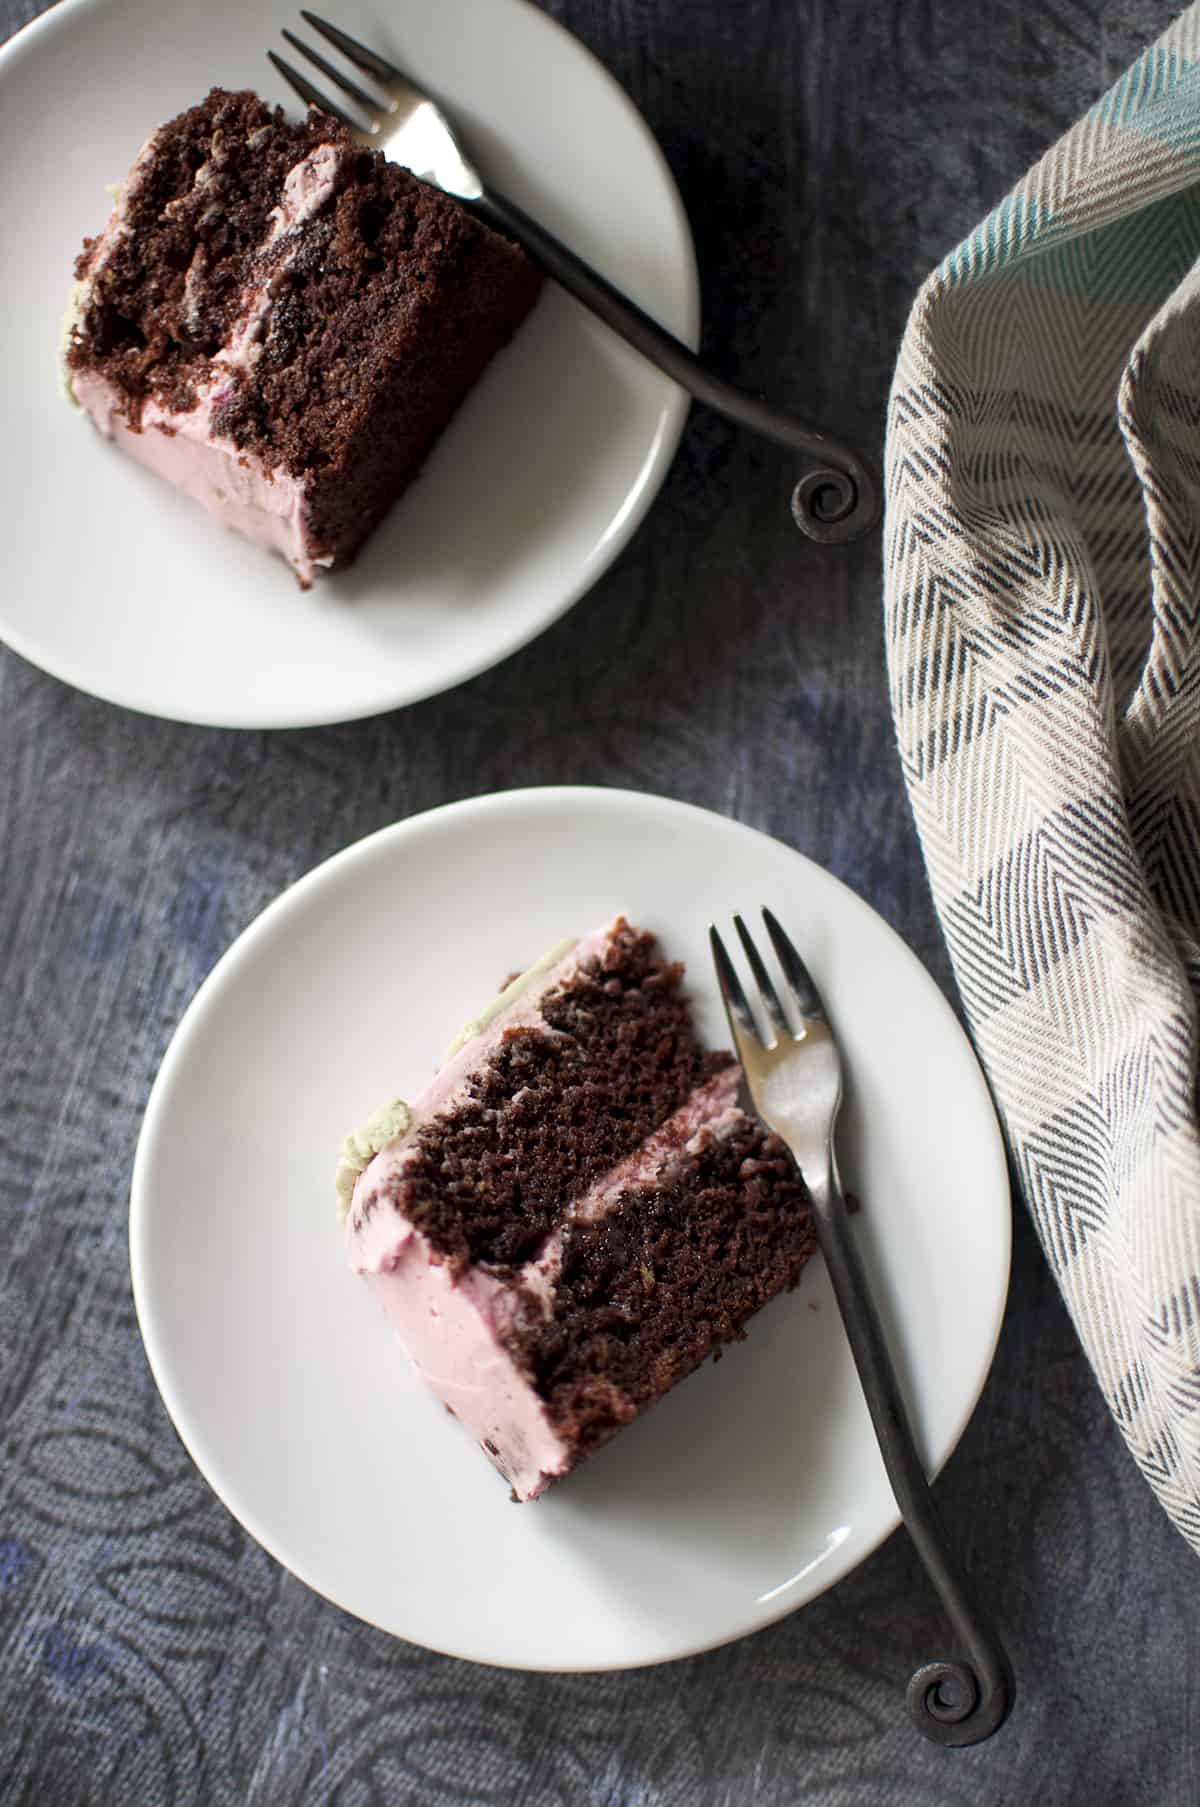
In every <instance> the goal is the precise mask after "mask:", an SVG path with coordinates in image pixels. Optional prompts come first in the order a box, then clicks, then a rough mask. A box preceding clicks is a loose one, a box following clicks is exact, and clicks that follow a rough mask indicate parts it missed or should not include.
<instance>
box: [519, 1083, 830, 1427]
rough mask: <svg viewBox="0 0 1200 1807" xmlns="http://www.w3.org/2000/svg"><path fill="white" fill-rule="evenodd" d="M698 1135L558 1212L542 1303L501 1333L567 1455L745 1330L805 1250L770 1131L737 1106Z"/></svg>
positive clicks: (793, 1192) (788, 1169)
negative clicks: (648, 1170)
mask: <svg viewBox="0 0 1200 1807" xmlns="http://www.w3.org/2000/svg"><path fill="white" fill-rule="evenodd" d="M699 1140H700V1146H699V1147H696V1148H694V1149H691V1150H688V1151H686V1152H684V1153H682V1154H681V1156H680V1157H679V1158H678V1160H677V1161H676V1162H675V1163H674V1164H673V1165H672V1166H671V1167H670V1168H669V1169H668V1171H667V1172H666V1173H665V1174H664V1175H663V1177H662V1179H661V1180H660V1181H659V1182H657V1183H656V1184H652V1185H648V1186H642V1187H633V1188H631V1189H629V1190H628V1191H626V1192H624V1193H622V1194H621V1196H620V1198H619V1200H618V1201H617V1202H616V1203H615V1204H614V1205H613V1206H611V1207H610V1209H609V1210H608V1211H607V1212H606V1213H605V1215H604V1216H603V1217H601V1218H599V1219H598V1220H596V1221H584V1222H576V1223H570V1224H568V1226H567V1228H566V1229H565V1231H564V1232H563V1235H562V1240H561V1252H560V1253H559V1255H558V1266H557V1272H556V1274H555V1279H554V1291H553V1300H554V1303H553V1312H552V1315H551V1316H550V1318H549V1320H546V1319H544V1318H543V1316H542V1314H541V1312H540V1311H539V1309H538V1302H537V1301H536V1300H534V1301H532V1302H531V1305H530V1306H527V1307H526V1309H525V1310H524V1311H523V1312H522V1314H521V1317H520V1319H519V1327H518V1328H515V1329H514V1330H513V1331H512V1332H511V1333H510V1335H509V1337H508V1339H507V1343H508V1347H509V1348H510V1349H511V1350H512V1352H513V1354H514V1356H515V1358H516V1359H517V1361H518V1362H519V1363H520V1365H521V1366H522V1368H523V1369H524V1371H525V1372H526V1373H527V1374H528V1375H529V1377H530V1379H531V1381H532V1383H533V1385H534V1386H535V1387H536V1390H537V1392H538V1395H539V1397H540V1398H542V1399H543V1400H544V1401H545V1403H546V1407H547V1410H548V1413H549V1416H550V1419H551V1422H552V1423H553V1424H554V1426H555V1428H556V1429H557V1430H558V1432H559V1434H560V1435H561V1436H562V1437H563V1439H564V1441H566V1442H567V1443H568V1444H569V1445H570V1447H571V1448H572V1450H573V1451H574V1456H575V1460H576V1461H578V1460H580V1459H582V1457H583V1456H584V1455H587V1454H590V1453H591V1452H592V1451H593V1450H595V1449H597V1448H598V1447H599V1446H600V1444H602V1443H605V1442H607V1441H608V1438H609V1437H610V1436H612V1435H613V1433H614V1432H615V1431H617V1430H619V1429H620V1427H621V1425H622V1424H624V1423H627V1422H628V1421H629V1420H630V1419H631V1418H633V1417H635V1416H636V1415H637V1414H638V1413H639V1412H641V1411H644V1410H645V1408H646V1407H647V1406H648V1405H651V1404H653V1402H654V1401H655V1400H656V1399H659V1398H661V1397H662V1395H663V1394H664V1393H666V1392H668V1391H669V1389H670V1388H671V1387H673V1386H674V1385H675V1383H676V1382H677V1381H679V1380H682V1379H683V1378H684V1376H685V1375H687V1374H690V1373H691V1372H692V1370H693V1369H694V1368H697V1367H699V1365H700V1363H701V1362H703V1361H704V1360H705V1358H706V1357H707V1356H709V1355H713V1356H715V1357H716V1358H718V1359H719V1357H720V1353H721V1348H722V1346H723V1345H724V1344H726V1343H731V1342H736V1341H739V1340H740V1339H741V1338H743V1337H744V1336H745V1334H746V1328H745V1327H746V1324H747V1323H748V1321H749V1319H750V1318H751V1317H753V1315H754V1313H755V1312H756V1311H758V1310H760V1309H761V1307H762V1306H763V1305H765V1304H766V1303H767V1302H768V1300H770V1299H772V1298H774V1296H775V1294H776V1293H779V1292H783V1291H785V1290H787V1289H788V1288H790V1287H793V1286H795V1284H796V1282H797V1281H798V1280H799V1278H800V1274H801V1271H802V1269H803V1267H804V1264H805V1262H806V1261H808V1260H809V1258H810V1256H811V1255H812V1254H813V1253H814V1251H815V1248H816V1232H815V1230H814V1227H813V1223H812V1216H811V1212H810V1208H809V1203H808V1197H807V1194H806V1192H805V1189H804V1184H803V1181H802V1180H801V1179H800V1176H799V1174H798V1173H797V1171H796V1166H795V1162H794V1161H793V1160H792V1158H791V1156H790V1155H789V1153H788V1151H787V1149H786V1148H785V1147H784V1146H783V1144H782V1143H781V1142H780V1141H779V1140H778V1138H777V1137H775V1136H772V1135H771V1134H770V1133H769V1132H768V1131H767V1130H765V1129H764V1128H763V1126H762V1125H761V1124H760V1123H759V1122H758V1121H757V1120H755V1119H752V1118H750V1117H747V1116H744V1115H743V1116H741V1117H740V1119H739V1121H738V1122H737V1124H736V1127H734V1128H733V1129H732V1130H730V1131H729V1133H726V1134H723V1135H714V1134H710V1135H708V1136H704V1135H702V1136H701V1137H700V1138H699Z"/></svg>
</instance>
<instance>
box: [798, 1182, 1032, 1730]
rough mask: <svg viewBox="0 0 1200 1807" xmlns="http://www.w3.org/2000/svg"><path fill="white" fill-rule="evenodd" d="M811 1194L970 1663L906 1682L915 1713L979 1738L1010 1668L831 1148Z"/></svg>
mask: <svg viewBox="0 0 1200 1807" xmlns="http://www.w3.org/2000/svg"><path fill="white" fill-rule="evenodd" d="M805 1177H806V1178H807V1177H808V1176H807V1175H806V1176H805ZM809 1196H810V1197H811V1199H812V1206H813V1217H814V1221H815V1224H816V1229H817V1238H818V1240H819V1242H820V1245H821V1253H822V1254H823V1255H824V1257H825V1265H826V1267H827V1268H828V1269H829V1275H830V1279H831V1280H832V1282H833V1290H834V1294H835V1296H836V1298H837V1302H838V1307H839V1309H840V1311H841V1315H842V1320H843V1322H844V1324H845V1326H846V1334H847V1336H848V1338H849V1342H850V1350H851V1353H852V1355H853V1356H854V1365H855V1367H856V1368H857V1369H858V1378H859V1380H860V1381H861V1383H862V1390H863V1392H864V1394H865V1395H866V1401H867V1408H868V1410H869V1411H870V1414H871V1421H872V1423H873V1424H874V1426H875V1435H876V1437H877V1438H878V1440H879V1447H880V1450H881V1451H882V1454H883V1461H884V1467H885V1468H886V1469H887V1476H888V1480H889V1481H890V1482H891V1484H892V1492H893V1493H894V1494H895V1496H896V1504H897V1505H898V1506H899V1508H900V1511H901V1514H902V1516H903V1519H904V1523H905V1525H906V1526H907V1527H908V1533H909V1536H910V1537H911V1538H912V1541H913V1543H914V1544H915V1545H916V1550H917V1554H918V1556H919V1557H920V1558H921V1562H922V1563H923V1565H924V1568H925V1572H926V1574H927V1575H928V1576H929V1579H930V1580H931V1581H932V1583H933V1585H934V1587H935V1588H936V1590H937V1592H938V1595H939V1597H940V1599H941V1602H942V1605H943V1606H944V1607H945V1609H946V1613H947V1616H948V1618H949V1620H950V1623H951V1625H952V1626H953V1628H954V1633H955V1636H956V1638H957V1639H958V1641H959V1643H960V1644H961V1645H962V1646H963V1648H964V1649H965V1650H966V1651H967V1660H966V1661H957V1662H950V1661H944V1660H943V1661H937V1662H930V1663H924V1664H922V1666H921V1667H920V1668H919V1669H918V1670H917V1671H916V1673H915V1674H914V1675H913V1677H912V1679H911V1681H910V1682H909V1684H908V1710H909V1712H910V1713H911V1715H912V1718H913V1720H914V1722H915V1724H916V1726H917V1729H918V1731H920V1732H923V1733H924V1735H925V1737H926V1738H929V1739H932V1741H933V1742H934V1743H935V1744H955V1745H960V1744H979V1743H981V1742H982V1740H983V1739H985V1738H990V1737H991V1735H992V1733H993V1732H995V1731H996V1730H998V1728H999V1727H1000V1726H1001V1725H1003V1723H1004V1721H1005V1719H1007V1717H1008V1714H1009V1711H1010V1709H1011V1707H1012V1703H1013V1695H1014V1691H1015V1690H1014V1682H1013V1673H1012V1669H1011V1667H1010V1665H1009V1661H1008V1657H1007V1656H1006V1655H1005V1652H1004V1647H1003V1645H1002V1644H1001V1642H1000V1639H999V1638H998V1636H997V1635H996V1632H995V1630H994V1629H993V1627H992V1625H991V1623H990V1622H989V1620H988V1618H987V1615H986V1614H985V1613H984V1612H983V1611H982V1609H981V1608H980V1606H979V1604H978V1602H977V1601H976V1600H975V1599H974V1598H973V1596H972V1593H971V1587H970V1583H969V1581H968V1579H967V1575H966V1572H965V1570H964V1569H963V1568H962V1566H961V1564H960V1563H959V1561H958V1559H957V1557H956V1556H955V1554H954V1551H953V1550H952V1549H951V1547H950V1543H949V1541H948V1539H947V1537H946V1532H945V1529H944V1527H943V1525H942V1520H941V1516H940V1514H939V1512H938V1509H937V1506H936V1504H935V1502H934V1498H933V1494H932V1492H931V1491H930V1487H929V1483H928V1481H927V1480H926V1478H925V1470H924V1467H923V1466H922V1463H921V1459H920V1457H919V1456H918V1454H917V1448H916V1443H915V1442H914V1439H913V1434H912V1427H911V1425H910V1423H909V1418H908V1413H907V1411H906V1409H905V1405H904V1400H903V1399H902V1397H901V1394H900V1384H899V1381H898V1379H897V1377H896V1370H895V1368H894V1366H893V1365H892V1360H891V1357H890V1356H889V1354H888V1349H887V1343H886V1340H885V1338H884V1334H883V1326H882V1325H881V1323H880V1321H879V1316H878V1314H877V1312H876V1310H875V1306H874V1304H873V1302H872V1299H871V1294H870V1291H869V1289H868V1286H867V1282H866V1277H865V1275H864V1273H863V1267H862V1257H861V1256H860V1254H859V1252H858V1245H857V1243H856V1242H855V1239H854V1232H853V1230H852V1229H851V1227H850V1218H849V1214H848V1212H847V1210H846V1204H845V1200H844V1199H843V1197H842V1191H841V1185H840V1182H839V1180H838V1174H837V1164H836V1161H835V1160H834V1158H833V1157H832V1154H831V1157H830V1170H829V1172H828V1174H827V1175H826V1177H825V1180H824V1183H823V1184H820V1185H818V1186H816V1187H814V1186H812V1185H811V1184H810V1186H809Z"/></svg>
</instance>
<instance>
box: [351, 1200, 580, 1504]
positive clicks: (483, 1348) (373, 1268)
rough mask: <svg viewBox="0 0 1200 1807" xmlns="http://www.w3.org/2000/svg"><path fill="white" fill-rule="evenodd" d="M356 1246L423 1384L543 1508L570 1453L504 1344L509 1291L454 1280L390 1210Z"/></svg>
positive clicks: (355, 1256) (370, 1223)
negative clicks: (544, 1498) (543, 1500)
mask: <svg viewBox="0 0 1200 1807" xmlns="http://www.w3.org/2000/svg"><path fill="white" fill-rule="evenodd" d="M350 1244H351V1259H352V1261H353V1262H354V1265H355V1267H356V1268H357V1269H358V1271H359V1273H361V1274H363V1275H365V1277H366V1281H367V1285H368V1287H369V1288H370V1290H371V1292H373V1293H374V1295H375V1297H376V1299H377V1300H378V1301H379V1303H380V1305H381V1306H382V1308H383V1310H384V1312H385V1313H386V1314H387V1316H388V1318H389V1320H390V1321H391V1324H392V1327H393V1329H394V1330H395V1332H396V1334H397V1336H398V1337H399V1339H400V1344H401V1347H402V1348H403V1349H404V1351H405V1354H406V1355H407V1356H408V1357H409V1359H410V1360H411V1361H412V1363H413V1365H414V1366H415V1367H416V1369H417V1371H418V1373H419V1374H420V1375H421V1377H422V1379H423V1380H424V1381H425V1382H426V1384H427V1385H428V1386H429V1387H430V1388H431V1389H432V1391H433V1392H434V1393H435V1394H436V1395H437V1397H438V1398H439V1399H440V1400H441V1401H442V1402H443V1404H445V1405H448V1406H449V1407H450V1409H451V1411H452V1412H453V1413H454V1415H455V1417H457V1418H459V1419H461V1420H462V1422H463V1424H465V1425H466V1427H467V1429H468V1430H469V1431H470V1433H471V1435H472V1436H473V1437H474V1438H475V1440H476V1442H477V1443H479V1444H480V1445H481V1447H482V1448H483V1450H484V1451H485V1453H486V1454H487V1456H488V1457H489V1459H490V1460H491V1461H492V1462H493V1463H494V1465H495V1466H496V1467H497V1468H498V1469H499V1470H500V1473H501V1474H502V1475H503V1476H504V1477H505V1479H506V1480H508V1481H509V1482H511V1484H512V1489H513V1492H514V1493H515V1494H516V1496H517V1498H518V1499H519V1500H532V1499H536V1498H537V1496H538V1494H539V1493H541V1492H542V1491H543V1489H544V1488H545V1487H546V1486H548V1485H549V1483H550V1481H552V1480H553V1479H554V1477H555V1476H556V1475H560V1474H564V1473H565V1472H566V1470H567V1468H568V1467H569V1466H570V1453H569V1451H568V1450H567V1449H566V1447H565V1445H564V1444H563V1443H562V1442H561V1441H560V1439H559V1437H558V1436H557V1435H556V1433H555V1431H554V1428H553V1426H552V1425H551V1423H550V1420H549V1418H548V1417H547V1414H546V1408H545V1406H544V1405H543V1404H542V1402H541V1400H540V1399H539V1398H538V1396H537V1394H536V1393H535V1392H534V1390H533V1388H532V1387H531V1386H530V1384H529V1382H528V1381H527V1380H526V1379H525V1377H524V1376H523V1375H522V1374H521V1372H520V1371H519V1369H518V1368H517V1366H516V1364H515V1362H514V1361H513V1359H512V1357H511V1356H510V1355H509V1354H508V1352H507V1350H506V1349H505V1348H504V1346H503V1343H502V1342H501V1340H500V1339H501V1336H502V1334H503V1330H504V1327H505V1325H506V1324H507V1323H509V1322H510V1321H511V1313H512V1300H511V1295H510V1293H509V1291H508V1289H507V1288H506V1287H504V1286H503V1285H502V1284H501V1283H500V1281H498V1280H496V1279H494V1278H493V1277H492V1276H491V1275H490V1274H485V1273H482V1272H480V1271H478V1270H476V1271H473V1272H470V1273H467V1274H465V1275H464V1276H463V1277H462V1279H461V1280H459V1281H457V1282H456V1281H454V1280H452V1279H451V1277H450V1275H449V1273H448V1271H447V1269H446V1267H445V1265H444V1264H443V1263H441V1262H439V1261H438V1260H437V1259H436V1258H435V1256H434V1253H433V1251H432V1249H431V1248H430V1246H429V1244H428V1242H427V1241H426V1240H425V1238H424V1236H422V1235H421V1233H420V1231H419V1230H416V1229H414V1228H413V1226H412V1224H410V1223H409V1221H408V1219H407V1218H406V1217H405V1216H403V1214H402V1213H401V1212H400V1211H399V1210H397V1209H396V1208H395V1206H393V1205H390V1204H388V1203H386V1202H385V1201H383V1200H380V1201H379V1202H378V1204H377V1207H376V1209H375V1210H374V1211H373V1212H372V1213H371V1215H370V1217H369V1218H368V1219H367V1220H366V1222H365V1224H363V1225H361V1226H360V1227H358V1228H352V1230H351V1233H350Z"/></svg>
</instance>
